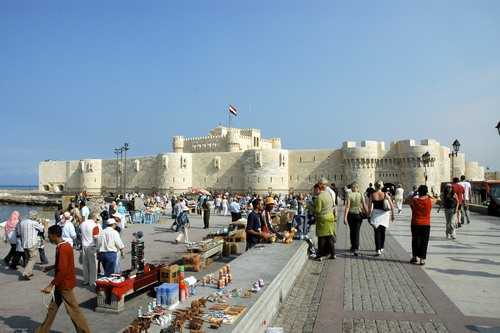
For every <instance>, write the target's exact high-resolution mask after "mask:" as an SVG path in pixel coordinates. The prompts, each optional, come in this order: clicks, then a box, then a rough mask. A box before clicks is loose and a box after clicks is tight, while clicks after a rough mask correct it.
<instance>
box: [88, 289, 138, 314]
mask: <svg viewBox="0 0 500 333" xmlns="http://www.w3.org/2000/svg"><path fill="white" fill-rule="evenodd" d="M132 293H133V291H132V290H130V291H128V292H127V293H126V294H125V295H123V296H122V297H121V298H120V299H118V298H117V297H116V296H115V295H114V294H113V293H111V292H109V294H107V293H106V291H105V290H98V291H97V307H96V308H95V311H96V312H107V313H120V312H122V311H123V310H124V309H125V296H126V295H130V294H132Z"/></svg>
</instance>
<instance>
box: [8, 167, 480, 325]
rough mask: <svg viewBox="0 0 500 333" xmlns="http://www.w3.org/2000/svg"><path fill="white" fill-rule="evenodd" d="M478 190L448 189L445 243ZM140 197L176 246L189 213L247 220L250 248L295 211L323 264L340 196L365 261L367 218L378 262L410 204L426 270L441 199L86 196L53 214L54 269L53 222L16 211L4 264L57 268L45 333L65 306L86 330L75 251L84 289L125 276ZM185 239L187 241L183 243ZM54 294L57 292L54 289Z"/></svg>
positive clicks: (332, 194) (321, 187) (319, 188)
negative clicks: (128, 234)
mask: <svg viewBox="0 0 500 333" xmlns="http://www.w3.org/2000/svg"><path fill="white" fill-rule="evenodd" d="M471 195H472V194H471V185H470V183H469V182H467V181H466V179H465V177H464V176H462V177H461V179H459V178H454V179H453V181H452V182H451V183H449V184H445V186H444V188H443V190H442V193H441V197H440V198H439V199H440V200H439V201H440V205H439V209H438V212H439V211H440V210H441V209H443V210H444V215H445V220H446V234H445V236H446V238H447V239H449V238H451V239H455V238H456V230H457V229H458V228H461V227H462V226H463V225H464V224H469V223H470V216H469V211H468V202H469V200H470V198H471ZM135 198H141V199H142V200H143V202H144V209H152V210H155V209H158V210H161V211H162V212H163V214H167V211H168V210H170V214H171V217H172V218H173V221H174V222H173V225H172V228H173V229H175V231H177V232H179V236H178V237H177V241H182V238H184V242H189V237H188V229H189V212H190V211H191V210H194V211H196V212H197V213H198V214H200V215H202V219H203V225H204V229H208V228H209V227H210V216H211V215H212V214H216V215H221V216H228V217H229V215H230V216H231V221H233V222H234V221H239V220H241V219H242V217H243V218H246V234H247V237H246V242H247V250H250V249H252V248H253V247H255V246H256V245H257V244H259V243H261V242H266V241H268V240H270V239H275V238H280V237H283V236H282V235H281V234H280V233H279V232H278V231H276V230H275V228H274V226H273V224H272V223H271V221H272V215H273V213H274V212H276V211H279V210H283V209H286V210H287V211H291V212H293V216H294V217H293V221H292V222H291V223H290V228H291V227H295V228H297V229H298V230H299V232H300V233H301V234H303V235H307V234H308V231H309V228H310V227H311V226H312V225H315V227H316V236H317V238H318V240H317V255H316V259H317V260H324V259H326V258H329V259H335V258H336V252H335V243H336V229H337V221H338V216H337V213H338V206H339V198H342V199H343V203H344V209H343V216H342V217H343V222H344V224H346V225H348V227H349V235H350V252H352V254H353V255H354V256H358V255H359V250H360V229H361V226H362V223H363V221H364V220H367V221H368V223H369V224H370V225H371V227H372V228H373V235H374V250H375V253H374V255H375V256H381V255H383V253H384V247H385V238H386V236H385V234H386V230H387V229H388V228H389V225H390V224H391V223H393V222H394V221H395V215H396V212H397V213H398V214H400V213H401V212H402V210H403V203H404V202H405V201H406V202H407V203H409V206H410V208H411V212H412V216H411V235H412V258H411V260H410V263H412V264H420V265H424V264H425V260H426V258H427V248H428V242H429V236H430V228H431V210H432V207H433V205H434V204H435V203H436V201H437V199H438V198H436V196H435V195H434V193H429V189H428V188H427V186H426V185H420V186H418V187H416V186H415V187H413V189H412V190H411V191H409V192H408V193H406V195H405V190H404V189H403V187H402V186H401V185H395V186H393V185H390V186H386V185H384V183H383V182H382V181H377V182H375V184H369V186H368V188H367V189H366V190H365V191H364V192H361V191H360V188H359V185H358V184H357V183H356V182H354V183H352V184H350V185H347V186H346V187H344V188H342V189H341V190H340V191H339V190H338V189H337V188H336V186H335V184H329V183H328V182H327V181H326V180H321V181H320V182H318V183H317V184H315V185H314V186H313V188H312V193H308V194H302V193H301V194H288V195H282V194H275V195H272V194H267V195H262V196H261V195H257V194H253V195H248V194H245V195H240V194H230V193H215V194H214V195H211V194H208V193H205V194H202V193H200V194H198V195H197V196H193V195H192V194H188V195H181V196H173V195H172V196H171V197H169V196H168V195H161V194H159V193H153V194H152V195H144V194H142V193H132V194H129V193H126V194H125V195H123V196H118V197H117V198H116V200H114V201H111V202H105V201H104V200H101V201H98V202H93V203H92V207H89V205H88V202H89V201H88V198H87V196H86V194H85V193H82V194H79V195H77V196H76V197H75V200H73V202H72V203H71V204H70V205H69V207H67V208H66V209H65V210H63V209H59V210H57V212H56V213H55V215H54V220H55V223H54V225H52V226H50V228H48V238H49V239H48V240H49V241H50V242H51V243H53V244H55V245H56V261H55V265H53V266H48V260H47V256H46V254H45V243H46V239H45V231H46V230H47V227H48V225H47V223H48V220H44V219H40V218H39V216H38V213H37V212H36V211H34V210H33V211H30V212H29V215H28V216H26V217H23V216H21V215H20V213H19V212H18V211H13V212H12V213H11V215H10V217H9V219H8V220H7V221H6V222H5V227H4V231H5V241H6V242H7V243H9V244H10V250H9V252H8V254H7V256H6V257H5V258H4V263H5V265H7V266H8V267H10V268H11V269H17V268H18V266H22V269H21V270H20V272H21V275H20V279H21V280H30V279H31V278H32V277H33V267H34V264H35V261H36V258H37V257H38V256H39V257H40V263H41V264H42V265H46V266H45V267H44V271H49V270H52V269H55V272H56V273H55V278H54V280H53V281H52V282H51V283H50V285H49V286H47V287H46V288H45V289H44V290H43V292H46V293H52V292H54V297H53V301H52V304H51V305H50V306H49V310H48V314H47V318H46V320H45V321H44V323H43V324H42V326H41V328H40V331H41V332H46V331H48V330H49V329H50V325H51V323H52V321H53V320H54V317H55V314H56V313H57V309H58V307H59V305H60V304H62V302H65V304H66V308H67V310H68V313H69V314H70V316H71V318H72V319H73V322H74V324H75V327H76V326H78V329H80V331H83V332H85V331H87V330H88V326H86V325H87V324H86V321H85V318H84V317H83V316H82V314H81V312H79V310H78V306H77V302H76V299H75V296H74V294H73V292H72V289H73V288H74V286H75V282H74V261H73V260H74V255H73V253H74V252H73V250H79V251H80V259H81V264H82V271H83V274H82V275H83V284H84V285H88V286H89V287H90V288H95V286H96V279H97V276H98V274H99V273H101V274H103V275H105V276H109V275H111V274H114V273H120V272H121V265H120V258H122V257H123V255H124V249H125V244H124V243H123V241H122V239H121V235H120V233H121V232H122V231H123V230H124V228H127V216H129V211H128V207H127V205H126V202H129V201H132V200H134V199H135ZM180 236H182V237H180ZM54 290H55V291H54Z"/></svg>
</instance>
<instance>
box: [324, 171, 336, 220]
mask: <svg viewBox="0 0 500 333" xmlns="http://www.w3.org/2000/svg"><path fill="white" fill-rule="evenodd" d="M321 184H323V185H325V188H326V191H327V192H328V193H329V194H330V196H331V197H332V200H333V208H335V203H336V202H337V200H336V198H337V194H336V193H335V191H334V190H332V188H331V187H330V186H328V181H327V180H326V179H321ZM334 213H335V210H334Z"/></svg>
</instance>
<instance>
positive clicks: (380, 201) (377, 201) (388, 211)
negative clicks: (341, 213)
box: [368, 180, 394, 256]
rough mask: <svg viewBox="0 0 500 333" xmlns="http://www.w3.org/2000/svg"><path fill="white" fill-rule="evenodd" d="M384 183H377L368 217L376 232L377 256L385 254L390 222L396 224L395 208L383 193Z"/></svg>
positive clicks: (387, 195)
mask: <svg viewBox="0 0 500 333" xmlns="http://www.w3.org/2000/svg"><path fill="white" fill-rule="evenodd" d="M383 188H384V183H383V182H382V181H381V180H379V181H377V182H376V183H375V192H373V193H372V194H371V195H370V198H369V202H368V213H369V214H368V216H370V223H371V225H372V226H373V229H374V231H375V249H376V251H377V253H376V254H375V255H376V256H380V255H381V254H382V253H384V243H385V230H386V229H387V228H389V222H394V206H393V204H392V200H391V198H390V196H389V194H388V193H386V192H383V191H382V189H383Z"/></svg>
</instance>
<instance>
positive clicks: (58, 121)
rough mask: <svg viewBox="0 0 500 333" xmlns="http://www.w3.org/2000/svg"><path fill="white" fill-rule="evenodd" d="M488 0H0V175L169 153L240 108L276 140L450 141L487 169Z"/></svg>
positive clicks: (492, 112)
mask: <svg viewBox="0 0 500 333" xmlns="http://www.w3.org/2000/svg"><path fill="white" fill-rule="evenodd" d="M499 17H500V1H494V0H492V1H457V0H453V1H412V2H410V1H314V2H310V1H290V0H287V1H246V2H244V1H150V2H139V1H136V2H131V1H130V2H126V1H104V2H103V1H84V2H76V1H73V2H72V1H45V2H41V1H14V0H12V1H9V0H7V1H1V2H0V42H1V52H0V73H1V74H0V115H1V120H2V125H3V126H2V139H1V140H0V184H36V183H37V165H38V162H39V161H40V160H44V159H63V160H66V159H80V158H84V157H85V158H86V157H89V158H90V157H93V158H112V157H113V153H112V148H114V147H116V146H119V145H120V144H121V143H123V142H125V141H128V142H130V143H131V147H132V150H131V151H130V153H131V154H132V155H138V156H140V155H153V154H157V153H159V152H166V151H170V150H171V141H170V140H171V137H172V136H173V135H179V134H182V135H186V136H198V135H205V134H206V133H207V131H208V130H209V129H210V128H212V127H214V126H216V125H217V124H218V123H221V122H222V123H225V122H226V120H227V111H226V108H227V104H228V103H233V104H235V105H236V106H237V107H239V109H240V113H241V115H240V117H238V119H237V120H236V125H237V126H240V127H258V128H262V130H263V135H264V136H265V137H275V136H278V137H282V139H283V143H284V146H285V147H286V148H315V147H320V148H337V147H339V146H340V145H341V143H342V142H343V141H345V140H363V139H372V140H384V141H386V142H387V143H388V142H390V141H392V140H396V139H408V138H414V139H422V138H428V137H429V138H435V139H437V140H438V141H440V142H441V143H443V144H447V145H449V144H450V143H451V142H452V141H453V139H455V138H458V139H459V140H460V141H461V142H462V147H463V150H464V151H465V152H466V153H467V156H468V159H472V160H478V161H479V162H480V163H482V164H483V165H485V166H489V167H490V168H492V169H497V170H498V169H500V137H499V136H498V134H497V133H496V131H495V129H494V128H493V127H494V126H495V125H496V123H497V122H498V121H499V120H500V19H499Z"/></svg>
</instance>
